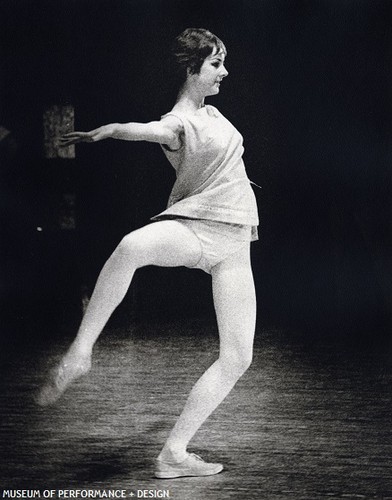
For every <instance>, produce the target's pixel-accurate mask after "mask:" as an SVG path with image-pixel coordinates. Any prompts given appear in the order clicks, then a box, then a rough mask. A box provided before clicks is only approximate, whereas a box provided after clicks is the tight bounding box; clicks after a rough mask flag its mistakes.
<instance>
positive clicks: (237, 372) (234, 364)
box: [223, 351, 253, 378]
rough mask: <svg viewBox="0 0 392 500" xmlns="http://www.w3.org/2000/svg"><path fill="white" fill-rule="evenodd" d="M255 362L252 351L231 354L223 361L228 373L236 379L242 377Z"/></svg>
mask: <svg viewBox="0 0 392 500" xmlns="http://www.w3.org/2000/svg"><path fill="white" fill-rule="evenodd" d="M252 360H253V353H252V351H242V352H238V351H235V352H231V353H228V354H227V355H225V356H224V358H223V361H224V364H225V367H226V369H227V370H228V372H229V373H230V374H231V375H232V376H234V377H236V378H239V377H241V376H242V375H243V374H244V373H245V372H246V371H247V370H248V368H249V367H250V365H251V364H252Z"/></svg>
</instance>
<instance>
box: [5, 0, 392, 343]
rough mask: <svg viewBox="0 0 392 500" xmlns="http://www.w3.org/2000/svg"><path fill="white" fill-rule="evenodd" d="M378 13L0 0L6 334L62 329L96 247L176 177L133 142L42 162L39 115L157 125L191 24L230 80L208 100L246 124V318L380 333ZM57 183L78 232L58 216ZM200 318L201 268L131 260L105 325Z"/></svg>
mask: <svg viewBox="0 0 392 500" xmlns="http://www.w3.org/2000/svg"><path fill="white" fill-rule="evenodd" d="M391 11H392V3H391V2H390V1H378V0H367V1H364V0H356V1H338V0H328V1H327V0H324V1H318V0H314V1H283V0H282V1H280V0H244V1H240V0H236V1H234V0H227V1H220V0H217V1H214V2H211V1H208V2H204V1H197V2H196V1H187V0H185V1H184V0H177V1H174V0H166V1H159V0H149V1H147V0H145V1H144V0H116V1H114V0H111V1H109V0H106V1H102V0H77V1H76V0H75V1H73V0H67V1H60V0H57V1H53V0H51V1H37V0H34V1H28V0H25V1H16V0H14V1H5V2H2V4H1V12H0V15H1V27H0V32H1V35H0V36H1V48H2V54H1V60H2V62H1V65H2V67H1V87H0V89H1V94H0V99H1V100H0V124H2V125H3V126H5V127H6V128H7V129H9V130H10V131H11V132H12V135H11V136H10V137H8V138H7V140H4V141H2V143H1V157H2V158H1V161H2V167H1V176H2V179H1V208H2V214H1V223H2V227H1V247H2V248H1V250H2V294H1V299H2V312H3V314H2V316H3V325H4V326H5V328H3V329H2V330H3V340H7V341H8V340H10V339H15V338H22V339H23V338H24V335H25V333H24V332H27V334H28V335H29V336H30V338H31V337H34V336H37V335H44V334H46V333H50V334H53V332H61V331H62V330H63V329H64V328H65V329H66V330H69V331H70V330H73V329H74V328H75V327H76V325H77V323H78V321H79V319H80V315H81V297H82V294H83V293H84V292H85V290H87V291H91V288H92V286H93V284H94V281H95V279H96V277H97V274H98V272H99V270H100V268H101V266H102V265H103V263H104V261H105V260H106V258H107V257H108V256H109V255H110V253H111V252H112V250H113V249H114V247H115V245H116V244H117V242H118V241H119V240H120V239H121V237H122V236H123V235H124V234H125V233H127V232H129V231H130V230H132V229H134V228H137V227H140V226H141V225H143V224H146V223H147V222H148V220H149V217H151V216H152V215H155V214H156V213H158V212H160V211H161V210H163V209H164V207H165V204H166V201H167V197H168V195H169V192H170V188H171V185H172V183H173V181H174V175H173V171H172V170H171V167H170V165H169V164H168V163H167V161H166V160H165V158H164V156H163V154H162V152H161V151H160V148H159V146H158V145H152V144H147V143H127V142H121V141H104V142H102V143H99V144H94V145H80V146H77V152H76V159H75V160H65V159H63V160H61V159H55V160H49V159H45V158H44V154H43V128H42V113H43V111H44V110H45V109H46V108H47V107H48V106H50V105H52V104H72V105H73V106H74V107H75V122H76V123H75V128H76V129H79V130H89V129H92V128H95V127H97V126H99V125H102V124H104V123H108V122H114V121H115V122H126V121H149V120H152V119H158V118H159V116H160V115H161V114H164V113H165V112H167V111H168V110H169V109H170V108H171V107H172V105H173V102H174V101H173V100H174V97H175V92H173V88H171V85H170V83H171V75H170V72H169V70H168V65H167V56H168V53H169V47H170V43H171V41H172V39H173V38H174V37H175V36H176V35H177V34H178V33H179V32H181V31H182V30H183V29H185V28H186V27H189V26H193V27H205V28H208V29H210V30H211V31H213V32H214V33H215V34H217V35H218V36H219V37H220V38H222V40H223V41H224V42H225V44H226V46H227V49H228V57H227V69H228V71H229V73H230V75H229V77H228V78H227V79H225V81H224V83H223V84H222V87H221V93H220V95H219V96H216V97H214V98H211V99H210V100H209V102H211V103H212V104H214V105H216V106H217V107H218V108H219V109H220V110H221V111H222V113H223V114H224V115H225V116H226V117H227V118H229V119H230V120H231V121H232V122H233V123H234V124H235V126H236V127H237V128H238V129H239V130H240V131H241V133H242V134H243V136H244V139H245V149H246V152H245V162H246V166H247V171H248V174H249V177H250V178H251V179H252V180H253V181H254V182H256V183H257V184H259V185H260V186H262V189H261V190H259V189H257V188H256V190H255V193H256V196H257V198H258V203H259V212H260V217H261V226H260V241H259V242H258V243H256V244H254V245H253V264H254V271H255V280H256V287H257V293H258V303H259V325H261V326H262V327H277V328H289V329H294V330H298V331H301V332H304V333H309V334H312V335H315V334H319V333H320V334H323V335H325V334H332V333H334V334H338V335H342V334H350V335H354V336H360V335H368V336H373V337H377V336H379V335H381V334H388V330H389V327H390V312H391V310H392V309H391V307H392V288H391V283H390V282H391V276H392V269H391V257H390V255H391V252H390V246H391V228H390V223H391V187H392V183H391V181H392V179H391V169H390V163H391V145H390V140H391V116H392V115H391V97H392V96H391V90H390V89H391V85H392V74H391V32H390V26H391V21H392V15H391V14H392V12H391ZM67 192H72V193H75V194H76V229H75V230H62V229H60V227H59V224H58V220H59V213H60V212H61V210H62V209H63V208H62V199H63V194H64V193H67ZM37 227H40V228H42V231H37ZM212 315H213V310H212V299H211V291H210V278H209V277H208V276H207V275H205V274H203V273H202V272H201V271H190V270H187V269H176V270H168V269H150V268H146V269H143V270H140V271H139V272H138V274H137V276H136V278H135V282H134V285H133V288H132V290H131V291H130V293H129V294H128V296H127V298H126V299H125V301H124V303H123V304H122V305H121V306H120V307H119V309H118V310H117V311H116V313H115V314H114V316H113V318H112V320H111V321H112V322H113V324H118V325H121V324H126V323H129V322H130V321H138V320H139V319H143V318H156V319H158V320H164V319H173V318H174V319H176V318H181V317H190V316H197V317H212Z"/></svg>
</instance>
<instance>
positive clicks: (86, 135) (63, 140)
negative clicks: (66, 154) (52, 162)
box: [59, 125, 111, 148]
mask: <svg viewBox="0 0 392 500" xmlns="http://www.w3.org/2000/svg"><path fill="white" fill-rule="evenodd" d="M110 133H111V129H110V125H103V126H102V127H99V128H97V129H95V130H91V131H90V132H76V131H74V132H68V133H67V134H64V135H62V136H61V137H60V138H59V146H60V147H62V148H65V147H67V146H72V145H73V144H78V143H79V142H97V141H101V140H102V139H107V138H108V137H110Z"/></svg>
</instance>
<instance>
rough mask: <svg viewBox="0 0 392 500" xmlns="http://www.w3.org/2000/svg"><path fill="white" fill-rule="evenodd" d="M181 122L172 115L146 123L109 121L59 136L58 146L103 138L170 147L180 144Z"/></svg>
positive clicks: (174, 147) (175, 147)
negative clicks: (153, 143) (154, 143)
mask: <svg viewBox="0 0 392 500" xmlns="http://www.w3.org/2000/svg"><path fill="white" fill-rule="evenodd" d="M181 133H182V125H181V123H180V122H179V121H178V120H177V119H176V118H175V117H172V116H169V117H166V118H163V119H162V120H160V121H152V122H148V123H136V122H130V123H110V124H109V125H103V126H102V127H99V128H96V129H94V130H91V131H90V132H69V133H68V134H65V135H63V136H62V137H60V146H62V147H67V146H71V145H72V144H78V143H79V142H97V141H102V140H103V139H109V138H111V139H121V140H124V141H149V142H157V143H159V144H166V145H167V146H169V148H170V149H178V148H179V147H180V145H181Z"/></svg>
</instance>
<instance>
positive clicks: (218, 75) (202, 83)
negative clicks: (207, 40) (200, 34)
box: [191, 47, 229, 96]
mask: <svg viewBox="0 0 392 500" xmlns="http://www.w3.org/2000/svg"><path fill="white" fill-rule="evenodd" d="M225 57H226V54H225V53H224V52H223V51H222V50H220V49H219V48H218V47H215V49H214V50H213V51H212V54H211V55H209V56H208V57H206V58H205V60H204V62H203V64H202V66H201V68H200V72H199V73H198V74H195V75H191V77H192V78H193V79H194V84H195V85H196V86H197V87H198V90H200V92H201V93H202V94H203V95H204V96H208V95H215V94H218V93H219V86H220V83H221V81H222V80H223V78H225V77H226V76H227V75H228V74H229V73H228V72H227V70H226V68H225V66H224V62H225Z"/></svg>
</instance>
